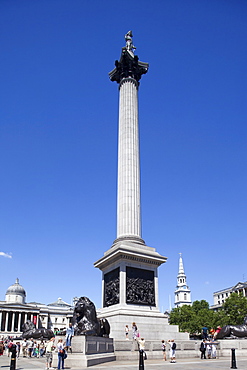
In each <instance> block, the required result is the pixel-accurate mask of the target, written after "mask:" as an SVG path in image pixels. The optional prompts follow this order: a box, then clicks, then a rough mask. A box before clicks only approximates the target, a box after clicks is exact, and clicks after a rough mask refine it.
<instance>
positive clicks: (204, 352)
mask: <svg viewBox="0 0 247 370" xmlns="http://www.w3.org/2000/svg"><path fill="white" fill-rule="evenodd" d="M206 349H207V345H206V339H203V341H202V342H201V346H200V351H201V359H203V358H204V359H206Z"/></svg>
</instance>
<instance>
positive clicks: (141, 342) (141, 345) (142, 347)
mask: <svg viewBox="0 0 247 370" xmlns="http://www.w3.org/2000/svg"><path fill="white" fill-rule="evenodd" d="M138 345H139V351H140V352H142V353H143V359H144V360H146V359H147V354H146V352H145V339H144V338H141V339H140V340H138Z"/></svg>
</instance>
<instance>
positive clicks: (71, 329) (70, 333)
mask: <svg viewBox="0 0 247 370" xmlns="http://www.w3.org/2000/svg"><path fill="white" fill-rule="evenodd" d="M74 334H75V331H74V327H73V325H72V323H71V322H70V323H69V327H68V328H67V330H66V347H67V349H68V350H70V352H71V353H72V348H71V341H72V337H73V336H74Z"/></svg>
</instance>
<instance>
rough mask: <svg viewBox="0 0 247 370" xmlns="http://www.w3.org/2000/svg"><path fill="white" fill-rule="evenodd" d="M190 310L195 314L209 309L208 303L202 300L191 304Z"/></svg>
mask: <svg viewBox="0 0 247 370" xmlns="http://www.w3.org/2000/svg"><path fill="white" fill-rule="evenodd" d="M192 308H193V310H194V311H195V313H198V312H199V311H200V310H203V309H206V310H208V309H209V303H208V302H207V301H205V300H204V299H202V300H201V301H194V302H193V303H192Z"/></svg>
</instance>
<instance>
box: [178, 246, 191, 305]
mask: <svg viewBox="0 0 247 370" xmlns="http://www.w3.org/2000/svg"><path fill="white" fill-rule="evenodd" d="M179 255H180V257H179V268H178V276H177V287H176V290H175V302H174V303H175V307H181V306H183V305H185V304H187V305H191V304H192V302H191V291H190V288H189V287H188V285H187V282H186V275H185V272H184V264H183V259H182V253H179Z"/></svg>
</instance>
